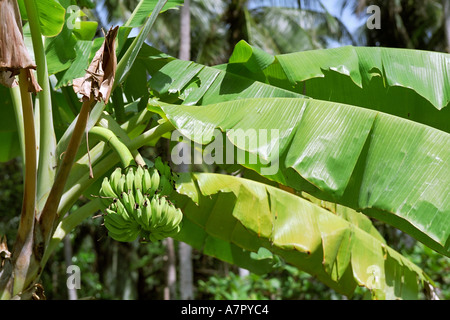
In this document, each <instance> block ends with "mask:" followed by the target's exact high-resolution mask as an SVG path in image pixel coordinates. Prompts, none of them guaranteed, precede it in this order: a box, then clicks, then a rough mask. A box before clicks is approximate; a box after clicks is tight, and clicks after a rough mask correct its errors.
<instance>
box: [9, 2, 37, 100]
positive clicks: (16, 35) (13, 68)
mask: <svg viewBox="0 0 450 320" xmlns="http://www.w3.org/2000/svg"><path fill="white" fill-rule="evenodd" d="M21 69H27V73H28V75H29V76H28V78H29V91H30V92H37V91H40V90H42V89H41V87H40V86H39V84H38V83H37V81H36V80H35V79H34V75H33V73H32V72H31V70H30V69H36V65H35V64H34V62H33V61H32V60H31V57H30V55H29V54H28V50H27V47H26V46H25V43H24V41H23V32H22V19H21V18H20V11H19V7H18V5H17V1H16V0H0V84H3V85H5V86H7V87H10V88H12V87H14V86H16V85H17V80H16V79H15V76H16V75H18V74H19V73H20V70H21Z"/></svg>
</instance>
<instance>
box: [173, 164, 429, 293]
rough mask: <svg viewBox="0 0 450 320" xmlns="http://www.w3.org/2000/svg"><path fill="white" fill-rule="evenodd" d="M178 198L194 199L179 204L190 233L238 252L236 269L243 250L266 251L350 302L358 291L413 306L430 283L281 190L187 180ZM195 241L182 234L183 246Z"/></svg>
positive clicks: (348, 225)
mask: <svg viewBox="0 0 450 320" xmlns="http://www.w3.org/2000/svg"><path fill="white" fill-rule="evenodd" d="M177 191H178V192H179V193H180V194H182V195H187V196H188V197H189V198H190V199H192V201H191V200H189V201H187V200H186V197H181V196H179V199H176V200H177V201H178V202H177V205H179V206H181V207H182V211H183V213H184V218H183V219H184V220H183V221H184V223H185V224H187V225H188V230H189V231H192V230H194V228H192V225H195V226H196V227H197V229H198V230H203V231H204V232H205V233H206V234H207V236H208V237H213V238H214V239H219V240H218V241H220V242H222V243H231V244H233V248H235V251H234V254H233V253H231V254H228V256H232V257H233V258H234V261H239V260H240V257H239V254H241V251H240V250H242V251H243V252H247V251H252V252H255V253H256V252H260V251H261V247H262V248H265V249H267V250H269V251H270V252H272V253H274V254H276V255H278V256H279V257H281V258H282V259H284V260H285V261H286V262H288V263H290V264H292V265H294V266H296V267H298V268H300V269H301V270H304V271H306V272H308V273H310V274H312V275H314V276H315V277H317V278H318V279H319V280H321V281H322V282H324V283H325V284H327V285H328V286H330V287H331V288H334V289H335V290H337V291H338V292H340V293H342V294H345V295H348V296H351V295H352V293H353V291H354V289H355V288H356V286H365V287H366V288H368V289H370V291H371V292H372V294H373V298H375V299H396V298H403V299H414V298H417V296H418V293H419V290H420V288H421V286H422V285H423V284H424V283H428V281H429V280H428V277H427V276H426V275H425V274H424V272H423V271H422V270H421V269H420V268H418V267H417V266H416V265H414V264H413V263H411V262H410V261H409V260H408V259H406V258H404V257H403V256H402V255H400V254H399V253H397V252H395V251H394V250H392V249H391V248H389V247H388V246H387V245H386V244H385V243H384V241H383V240H382V239H380V237H379V236H377V235H376V234H373V233H371V232H370V228H369V229H365V230H364V229H363V228H360V227H359V226H358V225H357V224H354V223H352V222H350V221H349V220H346V219H343V218H342V217H340V216H338V215H336V214H334V213H332V212H330V211H328V210H326V209H323V208H321V207H319V206H317V205H315V204H313V203H312V202H310V201H308V200H306V199H303V198H301V197H298V196H296V195H293V194H291V193H288V192H286V191H283V190H281V189H278V188H275V187H272V186H268V185H266V184H263V183H259V182H255V181H252V180H247V179H243V178H238V177H233V176H229V175H220V174H209V173H199V174H194V173H192V174H190V173H186V174H183V175H182V176H181V177H180V179H179V181H178V184H177ZM354 214H355V215H358V213H356V212H354ZM360 215H361V214H360ZM363 219H367V218H364V217H355V220H354V221H360V220H363ZM183 228H184V226H183ZM372 228H373V227H372ZM368 231H369V232H368ZM192 235H193V234H192V233H189V235H188V236H183V231H182V232H181V236H180V237H179V240H181V241H183V240H185V239H193V238H194V237H193V236H192ZM197 235H199V237H200V238H201V237H204V235H203V233H202V232H199V233H197ZM200 242H201V240H200ZM237 248H241V249H240V250H237ZM219 251H220V250H216V251H215V252H216V253H217V252H219ZM229 252H230V251H228V253H229ZM220 255H221V254H220V253H219V256H218V257H219V258H220ZM224 255H227V254H224ZM246 261H247V262H248V261H249V260H248V259H247V260H246ZM257 263H258V262H257V261H256V260H255V261H254V262H253V263H252V265H256V264H257Z"/></svg>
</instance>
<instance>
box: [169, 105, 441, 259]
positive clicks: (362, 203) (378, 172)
mask: <svg viewBox="0 0 450 320" xmlns="http://www.w3.org/2000/svg"><path fill="white" fill-rule="evenodd" d="M162 109H163V111H164V113H165V115H166V116H167V117H168V119H169V120H170V121H171V122H172V123H173V125H174V126H175V127H176V128H177V129H178V130H179V131H180V132H181V133H182V134H183V135H184V136H186V137H188V138H189V139H191V140H192V141H195V142H197V143H200V144H209V145H210V146H213V145H214V146H216V147H215V148H216V149H217V148H222V147H223V148H227V147H226V146H227V144H228V143H229V142H227V141H230V142H231V143H232V144H233V145H234V146H235V147H237V148H238V149H239V150H245V151H246V152H247V155H246V158H245V159H243V160H239V159H236V160H233V161H237V162H238V161H240V162H239V164H242V165H244V166H246V167H248V168H252V169H254V170H255V171H257V172H259V173H261V174H262V175H265V176H266V177H267V178H270V179H272V180H274V181H277V182H279V183H281V184H283V185H287V186H290V187H293V188H294V189H296V190H300V191H306V192H308V193H310V194H312V195H314V196H316V197H318V198H321V199H324V200H329V201H332V202H336V203H339V204H342V205H345V206H348V207H351V208H353V209H355V210H358V211H362V212H364V213H366V214H368V215H369V216H372V217H374V218H377V219H380V220H382V221H385V222H386V223H388V224H391V225H393V226H395V227H397V228H399V229H401V230H403V231H405V232H407V233H409V234H410V235H411V236H413V237H415V238H416V239H418V240H419V241H421V242H423V243H424V244H426V245H427V246H429V247H431V248H433V249H434V250H436V251H438V252H440V253H442V254H445V255H447V256H450V249H449V246H450V197H449V194H450V135H449V134H448V133H445V132H443V131H440V130H437V129H434V128H431V127H428V126H425V125H422V124H419V123H415V122H412V121H409V120H405V119H402V118H399V117H396V116H392V115H388V114H384V113H380V112H376V111H373V110H368V109H364V108H360V107H355V106H350V105H344V104H339V103H333V102H326V101H319V100H313V99H303V98H255V99H240V100H235V101H229V102H223V103H218V104H211V105H208V107H204V106H180V105H162ZM215 128H220V130H221V131H222V132H224V133H225V134H226V135H225V137H226V139H223V140H220V139H222V137H219V140H214V143H212V141H213V139H218V138H217V133H216V131H217V130H214V129H215ZM272 130H276V134H271V132H272ZM246 138H248V139H246ZM217 146H218V147H217ZM233 152H234V151H233ZM216 153H217V150H216ZM222 153H224V154H226V153H227V150H225V151H223V152H222ZM237 153H238V152H237V151H236V152H234V154H235V155H236V154H237ZM250 154H254V155H257V156H258V159H257V160H258V161H253V163H252V162H250V158H249V155H250ZM267 162H269V163H268V164H264V163H267Z"/></svg>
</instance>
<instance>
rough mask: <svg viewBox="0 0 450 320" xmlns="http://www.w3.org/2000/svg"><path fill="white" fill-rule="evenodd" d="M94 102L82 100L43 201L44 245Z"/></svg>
mask: <svg viewBox="0 0 450 320" xmlns="http://www.w3.org/2000/svg"><path fill="white" fill-rule="evenodd" d="M95 103H96V101H95V100H94V99H93V98H91V99H90V100H86V101H84V102H83V105H82V107H81V110H80V114H79V115H78V119H77V122H76V124H75V128H74V129H73V133H72V137H71V139H70V141H69V145H68V146H67V150H66V152H65V153H64V158H63V160H62V162H61V165H60V166H59V168H58V172H57V174H56V177H55V181H54V183H53V186H52V188H51V190H50V194H49V196H48V198H47V201H46V202H45V206H44V209H43V210H42V213H41V216H40V219H39V224H40V228H39V231H40V232H41V234H40V239H39V241H41V242H42V244H43V245H44V247H45V245H46V244H48V241H49V240H50V236H51V233H52V231H53V227H54V223H55V221H56V220H57V218H58V211H57V209H58V204H59V202H60V200H61V196H62V194H63V191H64V187H65V185H66V181H67V178H68V176H69V173H70V169H71V168H72V165H73V162H74V160H75V156H76V154H77V152H78V148H79V146H80V143H81V139H82V138H83V135H84V133H85V129H86V124H87V121H88V118H89V112H90V110H91V109H92V107H93V105H94V104H95Z"/></svg>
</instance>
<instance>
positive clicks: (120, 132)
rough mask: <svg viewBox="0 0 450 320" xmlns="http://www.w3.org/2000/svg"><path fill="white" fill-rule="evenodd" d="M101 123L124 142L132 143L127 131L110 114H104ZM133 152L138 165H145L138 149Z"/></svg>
mask: <svg viewBox="0 0 450 320" xmlns="http://www.w3.org/2000/svg"><path fill="white" fill-rule="evenodd" d="M99 125H100V126H102V127H104V128H107V129H109V130H111V131H112V132H114V134H115V135H116V136H117V137H118V138H119V139H121V140H122V141H123V142H124V143H131V139H130V137H129V136H128V134H127V132H126V131H125V130H124V129H122V127H121V126H120V125H119V124H118V123H117V122H116V120H114V118H113V117H111V116H110V115H109V114H106V113H105V114H103V117H102V118H101V119H100V121H99ZM131 154H132V155H133V157H134V161H136V164H137V165H140V166H145V161H144V158H142V156H141V154H140V153H139V151H138V150H132V151H131Z"/></svg>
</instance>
